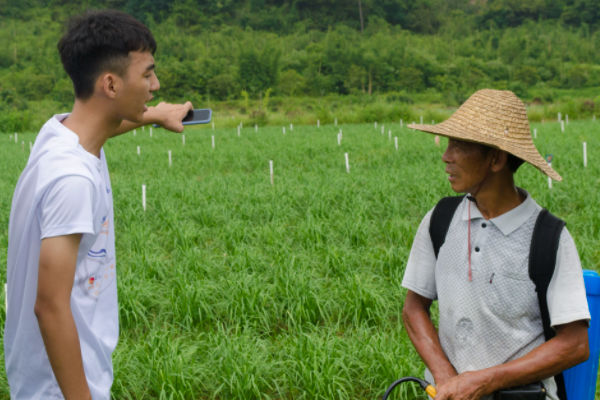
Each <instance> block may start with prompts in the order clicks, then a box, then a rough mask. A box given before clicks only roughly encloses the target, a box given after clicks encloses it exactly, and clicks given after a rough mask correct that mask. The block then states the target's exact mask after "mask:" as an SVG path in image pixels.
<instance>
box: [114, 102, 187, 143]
mask: <svg viewBox="0 0 600 400" xmlns="http://www.w3.org/2000/svg"><path fill="white" fill-rule="evenodd" d="M193 109H194V106H193V105H192V102H190V101H188V102H186V103H184V104H170V103H165V102H164V101H162V102H160V103H158V104H157V105H156V106H153V107H148V111H146V112H145V113H144V120H143V121H142V122H141V123H133V122H129V121H123V122H121V125H119V127H118V128H117V129H116V130H115V133H114V134H113V135H112V137H115V136H119V135H122V134H123V133H126V132H130V131H132V130H134V129H136V128H139V127H141V126H144V125H151V124H156V125H159V126H162V127H163V128H165V129H167V130H169V131H171V132H177V133H181V132H183V123H182V122H181V121H182V120H183V118H184V117H185V116H186V114H187V113H188V111H190V110H193Z"/></svg>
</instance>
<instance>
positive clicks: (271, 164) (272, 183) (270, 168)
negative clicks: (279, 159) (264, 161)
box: [269, 160, 275, 185]
mask: <svg viewBox="0 0 600 400" xmlns="http://www.w3.org/2000/svg"><path fill="white" fill-rule="evenodd" d="M269 171H270V172H271V185H274V184H275V178H274V177H273V160H270V161H269Z"/></svg>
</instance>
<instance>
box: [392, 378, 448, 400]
mask: <svg viewBox="0 0 600 400" xmlns="http://www.w3.org/2000/svg"><path fill="white" fill-rule="evenodd" d="M404 382H415V383H418V384H419V386H421V389H423V390H424V391H425V393H427V394H428V395H430V396H431V397H435V395H436V394H437V393H436V391H435V388H434V387H433V386H431V384H430V383H429V382H427V381H424V380H423V379H419V378H415V377H414V376H407V377H406V378H401V379H398V380H397V381H396V382H394V383H392V384H391V385H390V387H389V388H388V390H386V391H385V394H384V395H383V400H387V398H388V396H389V395H390V393H392V390H394V388H395V387H396V386H398V385H400V384H401V383H404Z"/></svg>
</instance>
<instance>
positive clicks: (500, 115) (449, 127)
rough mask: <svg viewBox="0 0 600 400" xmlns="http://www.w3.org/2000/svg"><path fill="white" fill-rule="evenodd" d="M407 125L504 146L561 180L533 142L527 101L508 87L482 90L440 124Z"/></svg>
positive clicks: (503, 148) (421, 129)
mask: <svg viewBox="0 0 600 400" xmlns="http://www.w3.org/2000/svg"><path fill="white" fill-rule="evenodd" d="M408 127H409V128H412V129H416V130H419V131H423V132H427V133H433V134H435V135H440V136H445V137H448V138H453V139H458V140H465V141H469V142H474V143H480V144H483V145H486V146H490V147H494V148H497V149H500V150H504V151H506V152H508V153H510V154H512V155H514V156H515V157H518V158H520V159H522V160H523V161H526V162H528V163H529V164H531V165H533V166H534V167H536V168H537V169H539V170H540V171H541V172H542V173H544V174H546V175H547V176H549V177H550V178H552V179H554V180H556V181H561V180H562V178H561V177H560V175H559V174H558V173H557V172H556V171H555V170H553V169H552V167H551V166H550V165H549V164H548V163H547V162H546V160H544V158H543V157H542V155H541V154H540V153H539V151H538V150H537V149H536V147H535V144H534V143H533V139H532V138H531V128H530V127H529V120H528V119H527V110H526V108H525V104H523V102H522V101H521V100H520V99H519V98H518V97H517V96H516V95H515V94H514V93H513V92H510V91H508V90H492V89H482V90H479V91H477V92H475V93H473V95H471V97H469V98H468V99H467V101H465V102H464V104H463V105H462V106H460V108H459V109H458V110H456V112H455V113H454V114H453V115H452V116H451V117H450V118H448V119H447V120H446V121H444V122H442V123H440V124H437V125H418V124H411V125H408Z"/></svg>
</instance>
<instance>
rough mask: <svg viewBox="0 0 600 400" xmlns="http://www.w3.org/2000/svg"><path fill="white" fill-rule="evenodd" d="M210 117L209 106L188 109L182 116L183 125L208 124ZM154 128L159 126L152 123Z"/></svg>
mask: <svg viewBox="0 0 600 400" xmlns="http://www.w3.org/2000/svg"><path fill="white" fill-rule="evenodd" d="M211 117H212V110H211V109H210V108H202V109H198V110H190V111H188V113H187V114H186V116H185V117H184V118H183V120H182V122H183V125H196V124H208V123H209V122H210V119H211ZM153 126H154V127H155V128H160V126H158V125H156V124H154V125H153Z"/></svg>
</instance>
